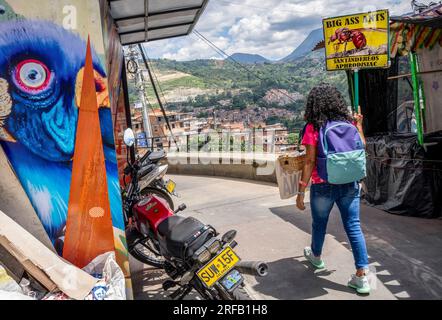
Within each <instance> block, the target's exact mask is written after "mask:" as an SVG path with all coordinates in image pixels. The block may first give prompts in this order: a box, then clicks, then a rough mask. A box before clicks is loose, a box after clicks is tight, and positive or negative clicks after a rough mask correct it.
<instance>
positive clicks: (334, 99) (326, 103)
mask: <svg viewBox="0 0 442 320" xmlns="http://www.w3.org/2000/svg"><path fill="white" fill-rule="evenodd" d="M305 120H306V121H307V123H311V124H313V127H314V128H315V129H316V130H319V129H320V128H321V127H322V126H323V125H324V124H325V123H326V122H327V121H333V120H335V121H336V120H342V121H351V120H352V118H351V114H350V112H349V110H348V108H347V103H346V102H345V100H344V97H343V96H342V94H341V93H340V92H339V90H338V89H336V87H334V86H332V85H331V84H329V83H320V84H319V85H317V86H315V87H314V88H313V89H312V90H311V91H310V93H309V95H308V98H307V104H306V106H305Z"/></svg>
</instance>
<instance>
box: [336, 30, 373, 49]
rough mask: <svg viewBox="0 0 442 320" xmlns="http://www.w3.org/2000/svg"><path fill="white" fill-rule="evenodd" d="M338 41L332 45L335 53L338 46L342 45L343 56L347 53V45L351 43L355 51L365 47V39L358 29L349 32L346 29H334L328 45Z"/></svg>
mask: <svg viewBox="0 0 442 320" xmlns="http://www.w3.org/2000/svg"><path fill="white" fill-rule="evenodd" d="M335 41H338V42H337V43H336V44H334V48H335V52H336V53H337V51H338V49H339V46H340V45H341V44H344V51H343V54H345V53H346V52H347V43H348V42H350V41H352V42H353V45H354V46H355V48H356V50H361V49H364V48H365V46H366V45H367V38H365V35H364V34H363V33H362V32H361V31H360V30H359V29H353V30H350V29H348V28H339V29H336V31H335V33H334V34H333V35H332V36H331V37H330V39H329V40H328V44H330V43H332V42H335Z"/></svg>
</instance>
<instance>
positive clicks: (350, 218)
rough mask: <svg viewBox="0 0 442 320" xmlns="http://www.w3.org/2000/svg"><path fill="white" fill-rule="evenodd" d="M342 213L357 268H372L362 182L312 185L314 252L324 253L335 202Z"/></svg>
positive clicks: (311, 204) (316, 254) (317, 253)
mask: <svg viewBox="0 0 442 320" xmlns="http://www.w3.org/2000/svg"><path fill="white" fill-rule="evenodd" d="M335 203H336V205H337V206H338V208H339V211H340V212H341V219H342V223H343V224H344V229H345V232H346V233H347V237H348V240H349V242H350V245H351V248H352V250H353V257H354V259H355V265H356V269H361V268H367V267H368V256H367V248H366V245H365V239H364V234H363V233H362V230H361V223H360V220H359V209H360V188H359V183H358V182H352V183H347V184H328V183H320V184H312V186H311V189H310V206H311V209H312V219H313V224H312V245H311V247H312V251H313V254H314V255H315V256H320V255H321V253H322V246H323V244H324V239H325V233H326V231H327V223H328V217H329V216H330V211H331V210H332V208H333V205H334V204H335Z"/></svg>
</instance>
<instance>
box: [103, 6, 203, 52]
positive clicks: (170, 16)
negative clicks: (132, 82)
mask: <svg viewBox="0 0 442 320" xmlns="http://www.w3.org/2000/svg"><path fill="white" fill-rule="evenodd" d="M208 1H209V0H110V1H109V4H110V11H111V14H112V17H113V19H114V20H115V23H116V25H117V27H118V33H119V34H120V39H121V43H122V44H123V45H128V44H136V43H140V42H148V41H154V40H161V39H168V38H174V37H180V36H185V35H188V34H189V33H190V32H192V30H193V28H194V26H195V24H196V23H197V22H198V19H199V17H200V16H201V14H202V13H203V11H204V9H205V8H206V5H207V3H208Z"/></svg>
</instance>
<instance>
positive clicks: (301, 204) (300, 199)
mask: <svg viewBox="0 0 442 320" xmlns="http://www.w3.org/2000/svg"><path fill="white" fill-rule="evenodd" d="M296 207H297V208H298V209H299V210H305V205H304V195H303V194H298V196H297V197H296Z"/></svg>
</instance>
